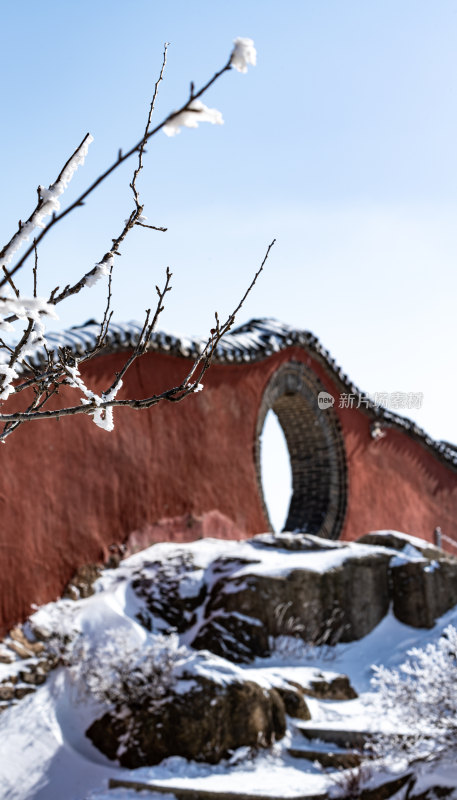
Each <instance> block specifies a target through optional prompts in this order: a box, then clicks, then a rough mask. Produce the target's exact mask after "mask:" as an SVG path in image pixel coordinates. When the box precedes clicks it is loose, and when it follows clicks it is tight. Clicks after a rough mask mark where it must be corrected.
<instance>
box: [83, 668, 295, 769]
mask: <svg viewBox="0 0 457 800" xmlns="http://www.w3.org/2000/svg"><path fill="white" fill-rule="evenodd" d="M285 731H286V720H285V711H284V703H283V701H282V700H281V697H280V696H279V694H278V692H276V691H275V690H274V689H265V688H262V687H261V686H259V685H258V684H256V683H253V682H252V681H242V680H229V681H228V682H225V683H222V684H221V683H218V682H216V681H213V680H210V679H208V678H206V677H201V676H193V677H192V680H191V685H190V686H188V687H186V691H185V692H183V693H181V692H179V691H176V692H172V693H171V694H170V695H169V696H168V697H167V698H166V699H165V700H163V701H161V702H160V703H157V704H152V705H151V706H150V707H149V708H146V707H143V708H137V709H133V708H131V707H130V708H119V709H117V710H116V711H111V712H108V713H106V714H105V715H104V716H103V717H102V718H101V719H98V720H96V721H95V722H94V723H93V724H92V725H91V726H90V728H89V729H88V730H87V732H86V735H87V736H88V737H89V739H91V741H92V742H93V744H94V745H95V746H96V747H97V748H98V749H99V750H101V752H102V753H104V754H105V755H106V756H108V758H111V759H113V760H114V759H117V760H118V761H119V763H120V764H121V765H122V766H123V767H127V768H128V769H136V768H137V767H142V766H150V765H153V764H158V763H159V762H160V761H162V759H164V758H167V757H168V756H183V757H184V758H188V759H193V760H196V761H206V762H209V763H211V764H215V763H217V762H218V761H220V760H221V759H222V758H226V757H227V756H228V755H229V754H230V753H231V752H232V751H233V750H235V749H236V748H237V747H242V746H250V747H255V748H258V747H268V746H269V745H271V744H272V742H274V741H275V740H276V739H281V738H282V737H283V736H284V734H285Z"/></svg>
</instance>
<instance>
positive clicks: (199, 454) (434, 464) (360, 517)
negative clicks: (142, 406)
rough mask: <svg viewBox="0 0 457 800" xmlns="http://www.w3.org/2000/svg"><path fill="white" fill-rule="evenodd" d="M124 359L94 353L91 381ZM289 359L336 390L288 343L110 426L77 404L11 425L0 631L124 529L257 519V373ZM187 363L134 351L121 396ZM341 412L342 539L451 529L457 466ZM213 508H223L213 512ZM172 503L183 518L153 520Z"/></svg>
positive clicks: (228, 526) (188, 530)
mask: <svg viewBox="0 0 457 800" xmlns="http://www.w3.org/2000/svg"><path fill="white" fill-rule="evenodd" d="M124 359H125V353H115V354H111V355H107V356H100V357H98V358H96V359H94V360H93V361H92V362H90V363H89V364H88V365H87V367H86V370H85V380H86V382H87V384H88V385H89V386H90V388H92V389H93V390H94V391H95V392H98V393H100V392H101V391H102V390H103V389H106V387H107V386H109V384H110V382H111V381H112V377H113V375H114V372H115V371H116V370H119V368H120V367H121V365H122V364H123V362H124ZM291 359H294V360H298V361H302V362H303V363H305V364H307V365H308V366H310V367H311V368H313V369H314V371H315V372H316V374H317V375H318V376H319V377H320V379H321V380H322V382H323V383H324V385H325V386H326V388H327V389H328V391H330V392H332V393H333V394H337V390H336V388H335V386H334V384H333V383H332V381H331V379H330V378H329V377H328V375H327V374H326V372H325V371H324V370H323V368H322V367H321V366H320V365H319V364H317V363H316V362H315V361H314V360H313V359H312V358H311V357H310V356H309V355H308V354H307V353H306V352H305V351H304V350H303V349H301V348H298V347H291V348H288V349H287V350H284V351H282V352H281V353H278V354H276V355H274V356H271V357H270V358H268V359H265V360H263V361H260V362H258V363H254V364H246V365H234V366H219V365H215V366H213V367H212V368H211V370H210V371H209V372H208V373H207V374H206V375H205V378H204V384H205V390H204V391H203V392H200V393H198V394H195V395H192V396H191V397H189V398H188V399H186V400H184V401H183V403H180V404H176V403H167V404H165V403H164V404H162V405H160V406H157V407H154V408H151V409H149V410H147V411H133V410H132V409H128V408H120V409H116V410H115V412H114V417H115V430H114V431H113V432H112V433H107V432H106V431H103V430H100V429H99V428H97V427H96V426H95V425H94V424H93V422H92V421H91V419H90V418H88V417H87V416H85V415H80V416H77V417H72V418H68V419H63V420H61V421H55V420H54V421H47V422H31V423H28V424H26V425H23V426H22V427H21V428H20V429H19V430H18V431H17V432H16V433H15V434H14V435H13V436H11V438H10V439H8V440H7V442H6V444H5V445H2V447H1V448H0V458H1V473H0V474H1V478H0V511H1V515H0V520H1V521H0V553H1V590H0V630H1V631H3V632H4V631H5V630H7V629H8V627H10V626H11V625H12V624H13V623H14V622H16V621H17V620H18V619H19V618H24V617H25V616H27V615H28V614H29V613H30V609H31V603H37V604H41V603H44V602H46V601H48V600H50V599H54V598H56V597H57V596H58V595H59V594H60V593H61V592H62V589H63V587H64V586H65V584H66V583H67V582H68V581H69V580H70V578H71V577H72V575H73V573H74V571H75V569H76V567H77V566H78V565H80V564H84V563H89V562H93V561H97V560H101V559H104V558H106V554H107V548H108V546H109V545H110V544H111V543H114V542H125V541H127V540H128V538H129V535H130V544H131V545H132V546H133V545H134V544H135V543H136V545H138V544H142V545H144V546H145V545H146V544H147V543H148V542H149V541H157V540H159V539H163V538H175V539H176V540H192V539H194V538H196V537H197V536H200V535H205V536H206V535H211V533H212V532H213V531H214V535H222V536H226V537H229V538H230V537H235V536H249V535H251V534H254V533H257V532H260V531H263V530H265V529H266V525H267V523H266V520H265V519H264V516H263V511H262V505H261V502H260V498H259V493H258V487H257V477H256V470H255V462H254V437H255V427H256V421H257V414H258V410H259V406H260V402H261V399H262V394H263V391H264V389H265V387H266V384H267V383H268V381H269V379H270V377H271V376H272V374H273V372H274V371H275V370H276V369H277V368H278V366H279V365H280V364H282V363H283V362H285V361H288V360H291ZM187 370H188V362H187V361H186V360H184V359H179V358H175V357H172V356H167V355H162V354H157V353H150V354H147V355H145V356H144V357H143V358H142V359H140V360H138V361H137V362H135V364H134V365H133V367H132V368H131V370H130V372H129V373H128V376H127V379H126V381H125V386H124V388H123V390H122V394H120V395H119V396H135V397H139V396H141V397H146V396H149V395H151V394H153V393H154V392H159V391H163V390H164V389H166V388H168V387H170V386H171V385H176V383H178V382H179V381H180V380H181V379H182V377H183V376H184V375H185V374H186V372H187ZM67 398H69V402H70V403H71V404H76V399H79V397H78V393H77V392H76V391H75V390H70V389H64V390H63V391H62V395H61V399H60V402H62V403H63V402H64V401H65V400H66V399H67ZM4 408H5V410H6V408H7V404H6V405H5V406H4ZM336 411H337V413H338V415H339V417H340V421H341V425H342V429H343V433H344V438H345V444H346V452H347V460H348V510H347V516H346V522H345V525H344V530H343V533H342V538H345V539H354V538H357V537H358V536H360V535H362V534H363V533H366V532H367V531H369V530H375V529H382V528H394V529H397V530H402V531H405V532H407V533H411V534H415V535H418V536H422V537H424V538H427V539H431V537H432V534H433V530H434V528H435V526H436V525H440V526H441V527H442V529H443V532H444V533H446V534H447V535H448V536H451V537H453V538H455V539H456V540H457V472H456V471H454V470H452V469H451V468H449V467H447V466H446V465H443V464H442V463H441V462H440V461H439V460H438V459H437V458H436V457H435V456H434V455H433V454H432V453H431V452H430V451H429V450H428V449H426V448H425V447H424V446H423V445H422V444H420V443H418V442H415V441H414V440H413V439H412V438H410V437H409V436H408V435H407V434H404V433H402V432H399V431H397V430H394V429H388V430H387V435H386V437H385V438H384V439H381V440H378V441H375V440H373V439H372V438H371V437H370V433H369V425H370V420H369V419H368V417H367V416H366V415H365V414H364V413H363V412H362V411H358V410H355V409H344V410H343V409H338V408H337V409H336ZM215 510H217V511H218V512H219V514H218V515H214V514H212V515H209V516H208V514H209V512H213V511H215ZM181 515H186V517H185V519H186V520H187V522H186V523H185V524H184V525H183V524H182V522H181V521H178V522H168V523H163V524H162V525H157V523H158V521H159V520H163V519H166V518H174V517H180V516H181ZM189 515H193V516H191V517H189ZM205 515H206V516H205ZM195 517H198V518H200V519H197V520H195V519H194V518H195ZM202 518H203V519H202ZM205 520H206V522H205ZM133 532H134V534H133Z"/></svg>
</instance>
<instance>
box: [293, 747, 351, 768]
mask: <svg viewBox="0 0 457 800" xmlns="http://www.w3.org/2000/svg"><path fill="white" fill-rule="evenodd" d="M288 753H289V755H290V756H292V758H304V759H306V760H307V761H318V762H319V764H320V765H321V766H322V767H325V768H326V769H353V768H354V767H358V766H360V764H361V763H362V756H361V755H360V753H357V752H356V751H355V750H311V749H310V748H304V747H289V748H288Z"/></svg>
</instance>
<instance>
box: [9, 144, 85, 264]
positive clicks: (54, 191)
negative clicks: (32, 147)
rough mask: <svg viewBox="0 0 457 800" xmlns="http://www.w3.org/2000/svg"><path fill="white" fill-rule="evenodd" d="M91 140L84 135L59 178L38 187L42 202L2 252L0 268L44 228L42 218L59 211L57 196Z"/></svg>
mask: <svg viewBox="0 0 457 800" xmlns="http://www.w3.org/2000/svg"><path fill="white" fill-rule="evenodd" d="M93 141H94V139H93V136H90V135H89V136H87V137H86V139H85V141H84V142H83V144H82V145H81V147H79V148H78V150H77V151H76V153H75V154H74V156H72V158H71V159H70V161H69V162H68V164H67V165H66V167H65V169H64V170H63V171H62V174H61V175H60V176H59V179H58V180H57V181H56V182H55V183H53V184H52V185H51V186H50V187H49V189H45V188H44V187H43V186H40V187H39V192H40V195H41V198H42V201H43V202H42V203H40V205H39V207H38V208H37V209H36V211H35V212H34V213H33V214H32V216H31V218H30V220H29V221H28V222H26V223H24V225H22V227H21V228H20V230H19V231H18V232H17V233H16V235H15V236H14V237H13V239H12V241H11V242H10V244H9V246H8V247H7V248H6V250H5V252H4V253H3V256H2V258H1V259H0V269H1V268H2V267H6V266H7V264H9V263H10V261H11V260H12V258H13V256H14V254H15V253H16V252H17V251H18V250H19V248H20V247H21V246H22V245H23V243H24V242H26V241H28V239H29V238H30V236H31V235H32V233H33V231H34V230H35V228H44V220H45V218H46V217H48V216H49V215H50V214H52V213H54V212H57V211H59V209H60V201H59V197H60V196H61V195H62V194H63V193H64V191H65V189H66V188H67V186H68V184H69V183H70V181H71V179H72V177H73V175H74V174H75V172H76V170H77V169H78V167H80V166H82V165H83V164H84V160H85V158H86V155H87V151H88V149H89V145H90V143H91V142H93Z"/></svg>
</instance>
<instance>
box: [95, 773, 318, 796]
mask: <svg viewBox="0 0 457 800" xmlns="http://www.w3.org/2000/svg"><path fill="white" fill-rule="evenodd" d="M118 788H122V789H132V790H134V791H135V792H144V791H146V792H157V793H160V794H173V795H174V796H175V797H176V800H284V795H282V796H280V797H275V796H274V795H272V794H269V795H264V794H245V793H242V792H220V791H213V792H212V791H208V790H207V789H183V788H181V787H173V786H164V785H163V784H157V783H142V782H141V781H127V780H121V779H119V778H110V780H109V781H108V789H118ZM288 800H289V798H288ZM290 800H327V794H300V795H295V796H293V797H291V798H290Z"/></svg>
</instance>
